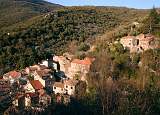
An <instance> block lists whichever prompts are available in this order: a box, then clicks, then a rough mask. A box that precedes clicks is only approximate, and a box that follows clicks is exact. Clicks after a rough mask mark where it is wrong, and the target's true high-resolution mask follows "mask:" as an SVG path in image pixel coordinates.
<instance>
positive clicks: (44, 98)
mask: <svg viewBox="0 0 160 115" xmlns="http://www.w3.org/2000/svg"><path fill="white" fill-rule="evenodd" d="M39 104H40V105H41V106H43V107H44V106H45V107H47V106H48V105H49V104H51V97H50V96H49V95H47V94H46V93H44V94H42V95H40V96H39Z"/></svg>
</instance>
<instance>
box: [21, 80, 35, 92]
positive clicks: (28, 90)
mask: <svg viewBox="0 0 160 115" xmlns="http://www.w3.org/2000/svg"><path fill="white" fill-rule="evenodd" d="M24 89H25V92H26V93H34V92H35V89H34V88H33V87H32V85H31V84H30V83H29V82H28V83H27V85H25V86H24Z"/></svg>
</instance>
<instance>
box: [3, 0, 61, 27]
mask: <svg viewBox="0 0 160 115" xmlns="http://www.w3.org/2000/svg"><path fill="white" fill-rule="evenodd" d="M60 7H62V6H61V5H58V4H52V3H49V2H46V1H43V0H0V29H2V28H3V27H7V26H11V25H14V24H15V23H19V22H23V21H25V20H28V19H30V18H32V17H34V16H37V15H40V14H43V13H47V12H50V11H52V10H54V9H57V8H60Z"/></svg>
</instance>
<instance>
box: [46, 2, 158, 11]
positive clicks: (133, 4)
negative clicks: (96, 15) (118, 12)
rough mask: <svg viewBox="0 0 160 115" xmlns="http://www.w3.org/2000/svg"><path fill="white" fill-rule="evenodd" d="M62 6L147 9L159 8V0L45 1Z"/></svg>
mask: <svg viewBox="0 0 160 115" xmlns="http://www.w3.org/2000/svg"><path fill="white" fill-rule="evenodd" d="M47 1H49V2H52V3H57V4H61V5H64V6H88V5H89V6H125V7H129V8H139V9H148V8H153V6H155V7H159V8H160V0H47Z"/></svg>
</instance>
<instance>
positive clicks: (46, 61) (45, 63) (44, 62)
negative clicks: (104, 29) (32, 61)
mask: <svg viewBox="0 0 160 115" xmlns="http://www.w3.org/2000/svg"><path fill="white" fill-rule="evenodd" d="M40 65H45V66H46V67H48V65H49V63H48V60H44V61H42V63H41V64H40Z"/></svg>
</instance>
